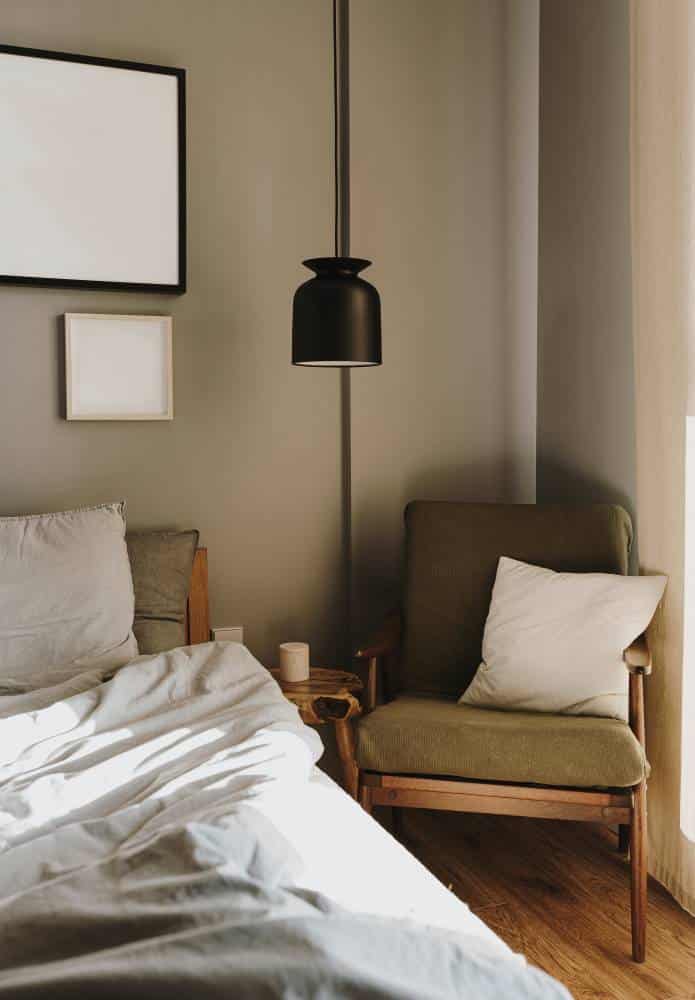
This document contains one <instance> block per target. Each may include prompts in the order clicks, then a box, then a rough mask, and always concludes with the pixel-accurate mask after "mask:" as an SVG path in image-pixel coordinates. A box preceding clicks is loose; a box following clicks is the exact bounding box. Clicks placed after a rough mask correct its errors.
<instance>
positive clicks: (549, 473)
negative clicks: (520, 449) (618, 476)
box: [537, 457, 639, 574]
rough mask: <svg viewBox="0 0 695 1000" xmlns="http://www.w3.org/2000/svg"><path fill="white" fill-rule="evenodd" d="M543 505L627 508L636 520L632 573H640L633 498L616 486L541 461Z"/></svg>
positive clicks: (539, 497)
mask: <svg viewBox="0 0 695 1000" xmlns="http://www.w3.org/2000/svg"><path fill="white" fill-rule="evenodd" d="M537 478H538V502H539V503H586V504H590V503H612V504H620V506H621V507H624V508H625V510H626V511H627V512H628V514H629V515H630V517H631V518H632V526H633V529H634V533H635V537H634V541H633V544H632V551H631V552H630V573H631V574H634V573H637V572H638V568H639V560H638V554H639V553H638V545H637V518H636V515H635V510H634V506H633V502H632V500H631V498H630V497H629V496H628V495H627V493H625V492H624V490H621V489H619V488H618V487H616V486H615V485H614V484H613V483H609V482H607V481H605V480H602V479H596V478H593V477H591V476H587V475H585V474H583V473H582V472H580V471H579V470H578V469H575V468H573V467H572V466H570V465H565V464H563V463H562V462H553V461H548V460H543V459H541V458H540V457H539V460H538V473H537Z"/></svg>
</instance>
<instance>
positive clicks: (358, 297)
mask: <svg viewBox="0 0 695 1000" xmlns="http://www.w3.org/2000/svg"><path fill="white" fill-rule="evenodd" d="M348 2H349V0H333V107H334V116H335V119H334V123H335V160H334V163H335V256H334V257H314V258H311V259H310V260H305V261H303V264H304V266H305V267H308V268H309V269H310V270H312V271H313V272H314V277H313V278H310V279H309V280H308V281H306V282H304V284H303V285H300V286H299V288H298V289H297V291H296V292H295V296H294V305H293V309H292V364H293V365H305V366H309V367H316V368H359V367H367V366H372V365H380V364H381V303H380V301H379V293H378V292H377V290H376V288H375V287H374V286H373V285H370V283H369V282H368V281H365V279H364V278H362V277H361V276H360V272H361V271H364V269H365V268H367V267H369V265H370V264H371V261H369V260H362V259H360V258H357V257H351V256H350V88H349V10H348Z"/></svg>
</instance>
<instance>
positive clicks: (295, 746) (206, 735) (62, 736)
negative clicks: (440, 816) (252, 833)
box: [0, 643, 511, 957]
mask: <svg viewBox="0 0 695 1000" xmlns="http://www.w3.org/2000/svg"><path fill="white" fill-rule="evenodd" d="M321 750H322V748H321V744H320V740H319V738H318V736H317V734H316V733H315V732H314V731H313V730H311V729H309V728H308V727H306V726H304V725H303V723H302V722H301V720H300V719H299V716H298V714H297V711H296V709H295V708H294V706H292V705H290V704H289V702H287V701H286V699H285V698H284V697H283V696H282V694H281V692H280V689H279V688H278V686H277V684H276V683H275V681H274V680H273V679H272V677H271V676H270V674H269V673H268V672H267V671H266V670H265V669H264V668H263V667H262V666H261V665H260V664H259V663H258V662H257V661H256V660H255V659H254V658H253V657H252V656H251V654H250V653H249V652H248V651H247V650H246V649H245V648H244V647H243V646H239V645H237V644H235V643H209V644H205V645H201V646H193V647H185V648H183V649H178V650H174V651H172V652H171V653H165V654H159V655H157V656H145V657H139V658H138V659H137V660H135V661H133V662H132V663H131V664H128V665H127V666H125V667H123V668H121V669H120V670H119V671H118V672H117V674H116V675H115V677H114V678H113V679H112V680H111V681H108V682H106V683H103V684H102V683H96V682H95V679H94V678H93V677H90V676H89V675H86V676H84V677H81V678H76V679H73V680H72V681H71V682H70V683H69V684H65V685H62V686H59V687H55V688H52V689H48V690H43V691H36V692H31V693H28V694H24V695H19V696H16V697H9V696H8V697H0V850H1V851H2V860H1V862H0V905H1V904H2V901H3V900H7V899H9V898H12V897H16V895H17V894H20V893H26V892H31V891H32V888H33V887H36V886H38V885H40V884H41V885H45V884H46V883H47V882H50V881H52V880H59V879H60V878H61V876H62V875H64V874H65V873H69V872H71V871H75V869H78V868H84V867H85V866H90V865H93V864H96V863H98V862H100V861H103V859H104V858H107V857H127V856H128V855H129V854H130V853H132V852H134V851H135V850H138V849H141V848H142V846H143V844H146V843H148V842H152V841H154V839H156V837H158V836H159V835H161V834H162V833H165V832H167V831H169V830H172V829H175V828H177V827H181V826H182V825H185V824H186V823H190V822H195V821H205V822H207V823H213V824H215V823H219V824H221V825H224V822H225V816H228V815H229V814H230V813H231V812H233V810H234V808H235V806H236V805H237V804H238V803H240V802H246V803H251V804H253V806H254V808H256V809H258V810H260V811H261V812H262V813H263V814H264V815H265V816H266V818H267V819H268V820H270V822H271V823H272V824H273V825H274V827H275V828H276V829H277V831H278V832H279V833H280V834H281V835H282V837H283V838H284V839H285V841H286V842H287V843H288V845H289V846H290V847H291V848H292V849H293V850H294V852H295V855H296V859H295V860H296V863H295V866H294V869H293V870H294V875H293V878H294V880H295V884H297V885H299V886H302V887H306V888H309V889H314V890H318V891H320V892H322V893H324V894H325V895H326V896H328V897H329V898H331V899H332V900H334V901H336V902H337V903H339V904H341V905H342V906H343V907H345V908H346V909H349V910H351V911H354V912H360V913H370V914H376V915H380V916H394V917H410V918H414V919H416V920H418V921H420V922H422V923H426V924H431V925H434V926H438V927H443V928H446V929H451V930H455V931H462V932H464V933H468V934H473V935H476V936H479V937H481V938H484V939H485V940H486V941H487V942H488V944H491V945H494V946H495V947H497V948H499V951H500V955H504V956H505V957H509V956H510V954H511V953H510V951H509V949H508V948H507V946H506V945H504V944H503V943H502V941H501V940H500V939H499V938H497V936H496V935H495V934H493V932H492V931H491V930H489V928H487V927H486V926H485V925H484V924H483V923H482V922H481V921H480V920H479V919H478V918H476V917H475V916H474V915H473V914H472V913H471V912H470V910H469V909H468V907H467V906H465V905H464V904H463V903H461V902H460V901H459V900H457V899H456V897H455V896H454V895H453V894H452V893H451V892H449V891H448V890H447V889H445V887H444V886H443V885H441V883H439V882H438V881H437V880H436V879H435V878H434V877H433V876H432V875H431V874H430V873H429V872H428V871H427V870H426V869H425V868H424V867H423V866H422V865H421V864H420V863H419V862H418V861H417V860H416V859H415V858H414V857H413V856H412V855H411V854H409V852H408V851H406V850H405V848H403V847H402V846H401V845H400V844H399V843H398V842H397V841H395V840H394V839H393V838H392V837H391V836H390V835H389V834H388V833H387V832H386V831H385V830H383V829H382V828H381V827H380V826H379V825H378V824H377V823H376V822H375V821H374V820H373V819H372V818H370V817H369V816H367V815H366V813H364V812H363V810H361V809H360V807H359V806H358V805H357V803H355V802H354V801H353V800H352V799H350V798H349V797H348V796H347V795H346V794H345V793H344V792H343V791H342V790H341V789H340V788H338V786H337V785H336V784H335V783H334V782H332V781H331V780H330V779H329V778H328V777H326V776H325V775H324V774H322V773H321V772H319V771H318V769H317V768H316V767H315V766H314V765H315V762H316V760H317V759H318V757H319V756H320V753H321Z"/></svg>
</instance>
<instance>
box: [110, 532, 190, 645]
mask: <svg viewBox="0 0 695 1000" xmlns="http://www.w3.org/2000/svg"><path fill="white" fill-rule="evenodd" d="M126 542H127V545H128V555H129V557H130V568H131V572H132V574H133V588H134V590H135V624H134V625H133V631H134V633H135V637H136V639H137V640H138V648H139V650H140V652H141V653H162V652H164V651H165V650H168V649H175V648H176V647H177V646H183V645H185V643H186V628H185V618H186V601H187V600H188V591H189V589H190V584H191V571H192V569H193V559H194V557H195V550H196V548H197V546H198V532H197V531H143V532H136V533H133V534H128V535H126Z"/></svg>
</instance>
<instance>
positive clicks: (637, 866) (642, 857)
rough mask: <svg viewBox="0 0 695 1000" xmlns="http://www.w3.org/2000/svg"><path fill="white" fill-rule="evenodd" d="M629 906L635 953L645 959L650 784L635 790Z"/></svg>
mask: <svg viewBox="0 0 695 1000" xmlns="http://www.w3.org/2000/svg"><path fill="white" fill-rule="evenodd" d="M630 878H631V883H630V909H631V916H632V957H633V959H634V960H635V962H643V961H644V958H645V953H646V938H647V784H646V782H645V781H643V782H642V784H641V785H638V786H637V788H635V791H634V806H633V812H632V825H631V826H630Z"/></svg>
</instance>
